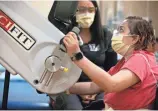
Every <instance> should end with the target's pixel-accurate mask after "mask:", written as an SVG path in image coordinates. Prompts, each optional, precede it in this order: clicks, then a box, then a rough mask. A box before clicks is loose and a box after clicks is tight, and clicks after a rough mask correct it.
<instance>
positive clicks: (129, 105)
mask: <svg viewBox="0 0 158 111" xmlns="http://www.w3.org/2000/svg"><path fill="white" fill-rule="evenodd" d="M140 54H143V55H144V56H145V57H146V58H147V60H148V61H149V64H150V66H151V69H152V71H153V72H154V75H155V76H156V79H158V67H157V65H156V59H155V56H154V53H150V52H147V51H134V53H133V54H132V56H131V57H130V58H129V59H128V60H127V61H125V59H124V58H123V59H122V60H121V61H120V62H118V64H117V65H116V66H114V67H112V68H111V69H110V70H109V73H110V74H111V75H114V74H116V73H117V72H118V71H120V70H121V69H129V70H130V71H132V72H134V73H135V74H136V75H137V76H138V77H139V79H140V81H141V82H139V83H137V84H136V85H134V86H131V87H129V88H127V89H125V90H123V91H121V92H117V93H108V94H105V96H104V102H105V103H107V104H108V105H109V106H110V107H112V108H113V109H115V110H133V109H141V108H148V107H149V105H151V104H152V102H153V101H154V98H155V94H156V80H155V79H154V77H153V75H152V73H151V70H150V68H149V66H148V64H147V62H146V60H145V59H144V58H143V57H142V55H140Z"/></svg>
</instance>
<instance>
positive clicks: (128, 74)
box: [112, 69, 140, 92]
mask: <svg viewBox="0 0 158 111" xmlns="http://www.w3.org/2000/svg"><path fill="white" fill-rule="evenodd" d="M112 80H113V81H115V82H114V85H113V88H112V92H119V91H122V90H124V89H127V88H128V87H131V86H133V85H135V84H136V83H138V82H139V81H140V79H139V77H138V76H137V75H136V74H135V73H133V72H132V71H130V70H128V69H122V70H120V71H119V72H118V73H116V74H115V75H113V76H112Z"/></svg>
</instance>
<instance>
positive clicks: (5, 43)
mask: <svg viewBox="0 0 158 111" xmlns="http://www.w3.org/2000/svg"><path fill="white" fill-rule="evenodd" d="M63 37H64V34H63V33H62V32H61V31H60V30H58V29H57V28H56V27H55V26H54V25H53V24H51V23H50V22H49V21H48V20H47V19H46V18H44V17H43V16H42V15H40V13H38V12H37V11H36V10H34V9H33V8H32V7H31V6H30V5H29V4H27V3H26V2H24V1H0V64H2V65H3V66H4V67H5V68H6V69H7V70H8V71H9V72H10V73H12V74H19V75H20V76H22V77H23V78H24V79H25V80H26V81H28V82H29V83H30V84H31V85H32V86H33V87H34V88H36V89H37V90H39V91H41V92H45V93H48V94H57V93H61V92H64V91H65V90H66V89H68V88H70V87H71V86H72V85H73V84H74V83H75V82H76V81H77V80H78V78H79V76H80V73H81V69H79V68H78V67H77V66H76V65H75V64H74V63H73V62H72V61H71V60H70V57H69V56H68V55H67V54H66V53H65V52H62V51H61V50H60V48H59V47H60V45H59V42H60V40H61V39H62V38H63Z"/></svg>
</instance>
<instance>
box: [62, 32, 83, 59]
mask: <svg viewBox="0 0 158 111" xmlns="http://www.w3.org/2000/svg"><path fill="white" fill-rule="evenodd" d="M63 42H64V44H65V46H66V49H67V53H68V55H69V56H70V57H72V56H73V54H74V53H77V52H80V47H79V42H78V39H77V36H76V34H75V33H73V32H69V33H68V34H66V35H65V37H64V39H63Z"/></svg>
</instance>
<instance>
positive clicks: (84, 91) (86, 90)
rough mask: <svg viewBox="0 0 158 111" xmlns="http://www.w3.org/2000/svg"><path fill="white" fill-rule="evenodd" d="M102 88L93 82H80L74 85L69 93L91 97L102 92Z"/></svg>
mask: <svg viewBox="0 0 158 111" xmlns="http://www.w3.org/2000/svg"><path fill="white" fill-rule="evenodd" d="M101 91H102V90H101V88H100V87H99V86H98V85H96V84H95V83H93V82H80V83H76V84H75V85H73V86H72V87H71V88H70V89H69V92H70V93H71V94H78V95H91V94H97V93H99V92H101Z"/></svg>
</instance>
